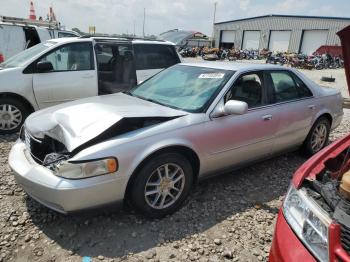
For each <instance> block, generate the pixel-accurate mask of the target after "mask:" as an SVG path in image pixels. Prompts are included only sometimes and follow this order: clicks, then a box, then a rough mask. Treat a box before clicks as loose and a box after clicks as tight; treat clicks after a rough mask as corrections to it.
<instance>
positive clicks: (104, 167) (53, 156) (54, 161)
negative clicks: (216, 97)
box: [20, 117, 176, 179]
mask: <svg viewBox="0 0 350 262" xmlns="http://www.w3.org/2000/svg"><path fill="white" fill-rule="evenodd" d="M174 118H176V117H134V118H122V119H121V120H119V121H118V122H117V123H115V124H113V125H111V126H110V127H109V128H107V129H106V130H104V131H103V132H101V133H99V134H98V135H96V136H95V137H93V138H92V139H90V140H87V141H85V142H84V143H82V144H78V145H77V146H76V147H75V148H73V150H71V151H69V150H68V149H67V147H66V146H65V144H63V143H62V142H61V141H58V140H57V139H56V138H55V137H58V135H57V134H54V136H53V137H51V136H50V135H52V134H53V133H52V130H49V131H48V132H46V133H45V132H41V134H40V136H41V138H40V137H35V136H33V135H32V134H31V133H30V132H29V130H27V129H26V128H25V127H23V128H22V130H21V132H20V139H21V140H22V141H23V142H24V143H25V145H26V147H27V150H28V152H29V153H30V155H31V156H32V158H33V159H34V160H35V162H37V163H38V164H40V165H42V166H45V167H46V168H48V169H50V170H51V171H53V172H54V174H55V175H57V176H61V177H64V178H69V179H81V178H86V177H92V176H97V175H103V174H107V173H113V172H116V171H117V170H118V160H117V159H116V158H114V157H109V158H104V159H98V160H93V161H88V163H86V162H84V163H81V162H72V161H69V159H70V158H72V157H73V156H74V155H76V154H77V153H79V152H80V151H82V150H83V149H85V148H88V147H90V146H93V145H95V144H98V143H101V142H104V141H106V140H108V139H111V138H115V137H118V136H121V135H123V134H131V133H132V132H133V131H137V130H141V129H144V128H147V127H151V126H155V125H157V124H160V123H163V122H166V121H169V120H172V119H174ZM57 129H58V128H57V127H55V130H57ZM61 133H62V130H61Z"/></svg>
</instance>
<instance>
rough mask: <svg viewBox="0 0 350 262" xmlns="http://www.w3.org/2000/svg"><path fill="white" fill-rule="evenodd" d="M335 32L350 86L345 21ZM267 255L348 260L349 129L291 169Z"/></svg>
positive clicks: (348, 29)
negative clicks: (292, 170)
mask: <svg viewBox="0 0 350 262" xmlns="http://www.w3.org/2000/svg"><path fill="white" fill-rule="evenodd" d="M338 35H339V37H340V39H341V42H342V48H343V54H344V55H345V56H344V59H345V72H346V78H347V83H348V85H349V87H350V52H349V51H350V37H349V36H350V26H348V27H346V28H345V29H343V30H341V31H340V32H338ZM349 90H350V89H349ZM269 261H270V262H275V261H276V262H277V261H278V262H280V261H290V262H293V261H295V262H297V261H321V262H326V261H329V262H337V261H343V262H349V261H350V135H347V136H346V137H344V138H343V139H340V140H338V141H336V142H334V143H333V144H331V145H329V146H328V147H326V148H325V149H323V150H322V151H321V152H319V153H318V154H316V155H314V156H313V157H312V158H311V159H309V160H308V161H307V162H305V163H304V164H303V165H302V166H301V167H300V168H299V169H298V170H297V171H296V172H295V174H294V177H293V180H292V183H291V185H290V187H289V189H288V192H287V195H286V197H285V199H284V201H283V205H282V207H281V209H280V211H279V214H278V217H277V222H276V227H275V233H274V237H273V242H272V246H271V250H270V256H269Z"/></svg>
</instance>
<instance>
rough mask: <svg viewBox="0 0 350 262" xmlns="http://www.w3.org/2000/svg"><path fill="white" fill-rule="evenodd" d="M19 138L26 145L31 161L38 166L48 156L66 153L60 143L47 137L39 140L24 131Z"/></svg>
mask: <svg viewBox="0 0 350 262" xmlns="http://www.w3.org/2000/svg"><path fill="white" fill-rule="evenodd" d="M20 137H21V139H22V141H23V142H24V143H25V144H26V147H27V149H28V151H29V152H30V154H31V156H32V157H33V159H34V160H35V161H36V162H37V163H39V164H43V161H44V159H45V157H46V155H48V154H51V153H59V152H66V148H65V146H64V145H63V144H62V143H60V142H58V141H57V140H55V139H53V138H51V137H48V136H45V137H44V138H43V139H39V138H36V137H34V136H32V135H31V134H30V133H29V132H28V131H27V130H25V129H24V130H23V131H21V134H20Z"/></svg>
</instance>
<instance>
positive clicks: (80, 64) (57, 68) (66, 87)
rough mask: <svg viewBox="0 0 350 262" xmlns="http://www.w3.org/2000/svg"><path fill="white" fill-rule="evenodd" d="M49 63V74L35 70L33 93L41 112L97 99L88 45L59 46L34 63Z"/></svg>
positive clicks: (83, 43)
mask: <svg viewBox="0 0 350 262" xmlns="http://www.w3.org/2000/svg"><path fill="white" fill-rule="evenodd" d="M40 61H49V62H51V64H52V66H53V70H52V71H50V72H45V73H40V72H38V71H37V70H36V69H34V74H33V89H34V92H35V97H36V99H37V103H38V104H39V107H40V108H44V107H48V106H53V105H56V104H60V103H63V102H67V101H71V100H75V99H79V98H84V97H90V96H95V95H97V71H96V67H95V62H94V55H93V49H92V43H91V42H80V43H69V44H65V45H61V46H59V47H57V48H56V49H54V50H52V51H50V52H49V53H48V54H45V55H44V56H42V57H41V58H40V59H38V60H37V61H36V62H35V64H36V63H37V62H40Z"/></svg>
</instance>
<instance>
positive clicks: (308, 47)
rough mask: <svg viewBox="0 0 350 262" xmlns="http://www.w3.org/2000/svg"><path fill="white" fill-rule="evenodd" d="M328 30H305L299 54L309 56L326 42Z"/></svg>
mask: <svg viewBox="0 0 350 262" xmlns="http://www.w3.org/2000/svg"><path fill="white" fill-rule="evenodd" d="M327 35H328V30H305V31H304V33H303V40H302V42H301V48H300V52H301V53H303V54H308V55H311V54H312V53H313V52H315V51H316V50H317V49H318V48H319V47H320V46H322V45H325V44H326V41H327Z"/></svg>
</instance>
